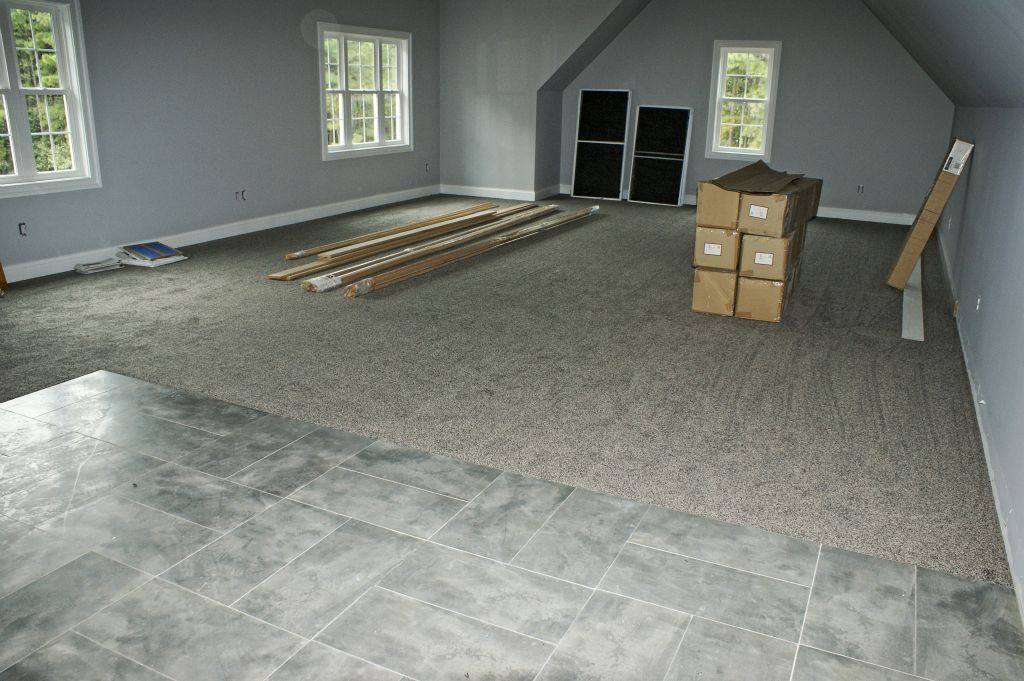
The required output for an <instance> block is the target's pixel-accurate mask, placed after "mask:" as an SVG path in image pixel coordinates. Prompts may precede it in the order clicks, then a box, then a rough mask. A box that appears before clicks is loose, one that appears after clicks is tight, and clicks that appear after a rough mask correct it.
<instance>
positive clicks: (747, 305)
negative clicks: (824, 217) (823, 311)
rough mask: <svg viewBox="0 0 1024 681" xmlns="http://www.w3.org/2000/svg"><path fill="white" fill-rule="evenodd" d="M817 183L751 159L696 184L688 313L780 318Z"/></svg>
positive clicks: (813, 207) (811, 216) (795, 272)
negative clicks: (732, 170)
mask: <svg viewBox="0 0 1024 681" xmlns="http://www.w3.org/2000/svg"><path fill="white" fill-rule="evenodd" d="M820 198H821V180H817V179H813V178H808V177H803V176H801V175H791V174H788V173H780V172H778V171H775V170H772V169H771V168H769V167H768V166H767V165H765V164H764V163H762V162H761V161H758V162H757V163H753V164H751V165H749V166H746V167H745V168H741V169H739V170H737V171H736V172H733V173H729V174H728V175H723V176H722V177H720V178H718V179H717V180H711V181H709V182H701V183H700V184H699V185H698V187H697V242H696V245H695V247H694V254H693V266H694V268H695V269H694V273H693V307H692V309H693V311H694V312H704V313H707V314H717V315H725V316H730V317H731V316H734V315H735V316H737V317H744V318H746V319H759V320H762V321H766V322H778V321H781V320H782V311H783V309H784V308H785V305H786V301H787V300H788V299H789V297H790V295H791V293H792V290H793V287H794V286H795V284H796V279H797V275H798V273H799V269H800V256H801V255H802V254H803V245H804V236H805V234H806V227H807V223H808V222H809V221H810V220H812V219H814V217H815V216H816V215H817V213H818V201H819V199H820Z"/></svg>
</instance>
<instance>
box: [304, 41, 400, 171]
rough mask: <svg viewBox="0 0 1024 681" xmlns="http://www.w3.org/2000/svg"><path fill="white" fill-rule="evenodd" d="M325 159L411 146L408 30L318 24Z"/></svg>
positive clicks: (387, 151) (382, 151)
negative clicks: (405, 31) (395, 30)
mask: <svg viewBox="0 0 1024 681" xmlns="http://www.w3.org/2000/svg"><path fill="white" fill-rule="evenodd" d="M319 34H320V88H321V97H320V106H321V110H322V116H321V136H322V138H323V158H324V160H325V161H326V160H329V159H335V158H348V157H352V156H365V155H370V154H384V153H390V152H395V151H409V150H410V149H412V121H411V120H410V119H411V106H410V101H409V89H410V88H409V41H410V36H409V34H408V33H396V32H393V31H378V30H373V29H365V28H355V27H351V26H338V25H335V24H323V23H321V24H320V25H319Z"/></svg>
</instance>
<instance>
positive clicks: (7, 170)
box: [0, 97, 14, 175]
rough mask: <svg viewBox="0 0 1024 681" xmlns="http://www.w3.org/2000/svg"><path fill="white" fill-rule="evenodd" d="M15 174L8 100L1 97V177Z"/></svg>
mask: <svg viewBox="0 0 1024 681" xmlns="http://www.w3.org/2000/svg"><path fill="white" fill-rule="evenodd" d="M13 174H14V154H13V153H11V131H10V129H9V128H8V127H7V100H6V99H5V98H4V97H0V175H13Z"/></svg>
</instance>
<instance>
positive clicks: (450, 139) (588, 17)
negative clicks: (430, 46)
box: [441, 0, 619, 193]
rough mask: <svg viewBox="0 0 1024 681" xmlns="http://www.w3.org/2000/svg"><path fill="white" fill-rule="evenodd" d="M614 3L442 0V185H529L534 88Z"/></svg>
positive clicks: (533, 167) (534, 123)
mask: <svg viewBox="0 0 1024 681" xmlns="http://www.w3.org/2000/svg"><path fill="white" fill-rule="evenodd" d="M618 4H619V2H618V0H522V1H519V2H503V1H502V0H441V90H442V92H443V93H444V97H443V98H442V101H441V148H442V151H441V166H442V167H441V181H442V182H443V183H444V184H448V185H456V186H472V187H487V188H498V189H506V190H516V191H524V192H531V193H532V192H533V191H534V187H535V184H536V183H535V171H536V163H535V142H536V134H537V110H538V106H537V105H538V102H537V91H538V89H540V88H541V86H543V85H544V83H545V82H547V80H548V79H549V78H550V77H551V76H552V75H553V74H554V73H555V71H556V70H557V69H558V68H559V67H560V66H561V65H562V64H563V63H564V62H565V61H566V60H567V59H568V58H569V57H570V55H572V54H573V52H574V51H575V50H576V48H577V47H579V45H580V44H581V43H582V42H583V41H584V40H585V39H586V38H587V37H588V36H589V35H590V34H591V33H593V31H594V29H596V28H597V27H598V26H599V25H600V24H601V22H602V21H603V20H604V19H605V17H607V16H608V14H609V13H610V12H612V11H613V10H614V9H615V7H616V6H617V5H618ZM544 104H548V105H550V104H551V102H550V101H547V102H542V107H543V105H544ZM547 110H549V111H557V107H553V108H551V109H547ZM556 115H557V114H556ZM550 119H551V116H550V115H549V116H548V117H547V120H550ZM556 120H557V119H556ZM554 125H556V127H557V123H555V124H554ZM553 139H555V140H557V139H558V138H557V136H554V137H553ZM554 158H555V159H557V156H555V157H554Z"/></svg>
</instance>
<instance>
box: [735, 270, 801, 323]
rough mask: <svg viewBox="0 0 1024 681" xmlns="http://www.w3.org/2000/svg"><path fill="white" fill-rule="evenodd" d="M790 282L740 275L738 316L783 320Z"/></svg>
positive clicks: (763, 319) (737, 304)
mask: <svg viewBox="0 0 1024 681" xmlns="http://www.w3.org/2000/svg"><path fill="white" fill-rule="evenodd" d="M791 284H792V279H790V282H789V283H787V282H783V281H773V280H770V279H749V278H747V277H740V278H739V284H738V286H737V288H736V316H737V317H742V318H743V319H757V320H759V321H762V322H780V321H782V310H783V309H785V307H786V298H787V293H788V290H789V288H790V285H791Z"/></svg>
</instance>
